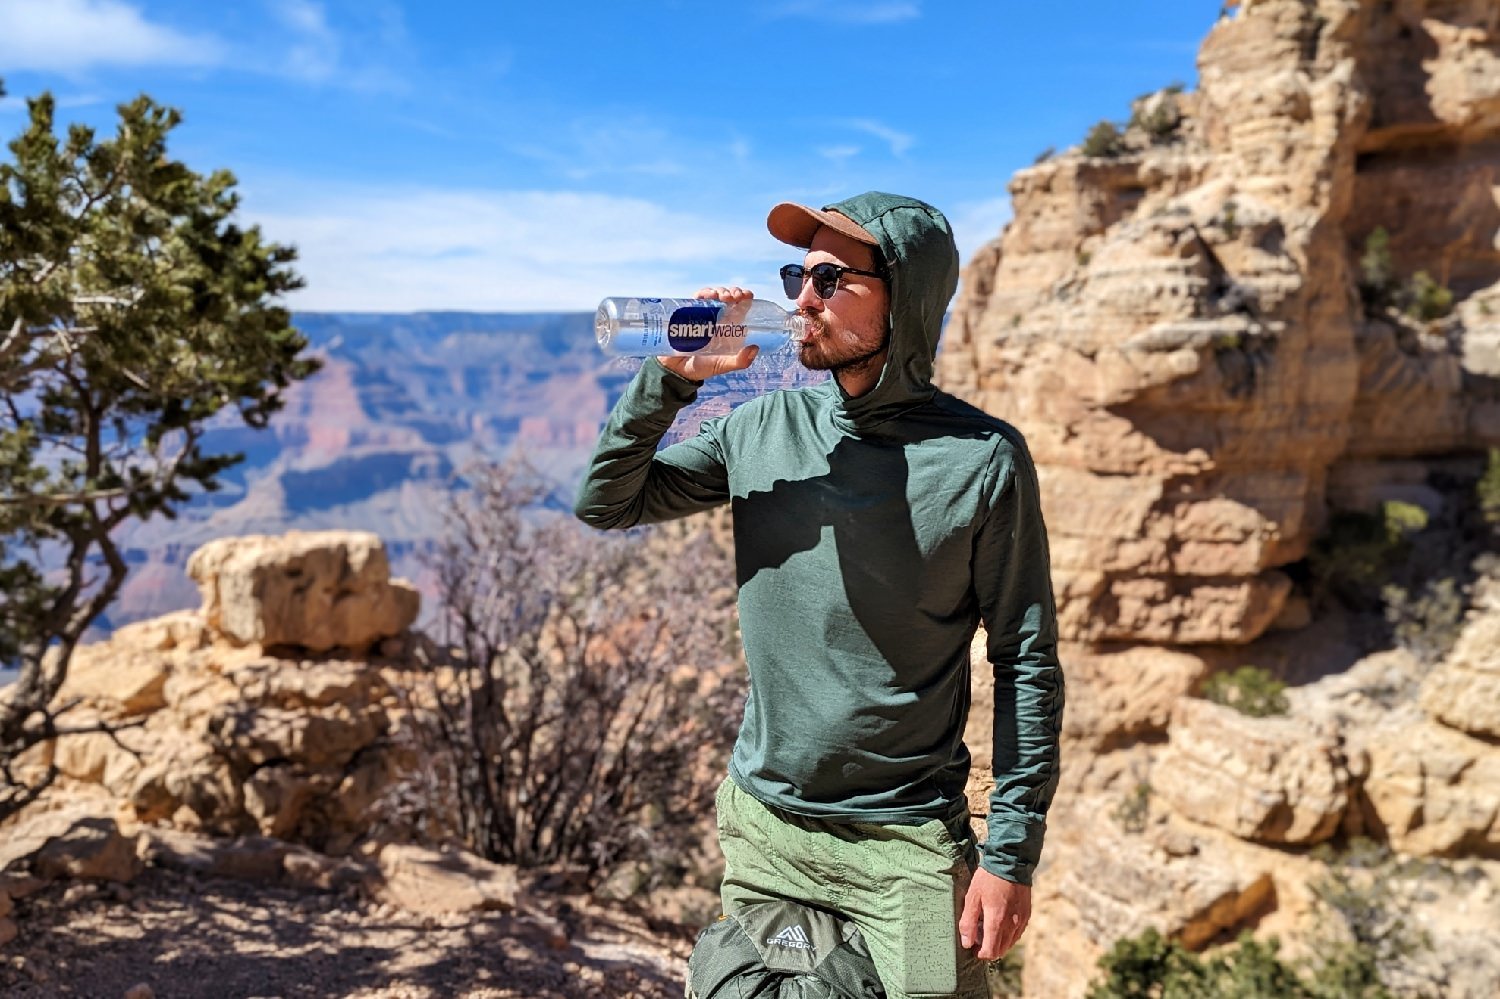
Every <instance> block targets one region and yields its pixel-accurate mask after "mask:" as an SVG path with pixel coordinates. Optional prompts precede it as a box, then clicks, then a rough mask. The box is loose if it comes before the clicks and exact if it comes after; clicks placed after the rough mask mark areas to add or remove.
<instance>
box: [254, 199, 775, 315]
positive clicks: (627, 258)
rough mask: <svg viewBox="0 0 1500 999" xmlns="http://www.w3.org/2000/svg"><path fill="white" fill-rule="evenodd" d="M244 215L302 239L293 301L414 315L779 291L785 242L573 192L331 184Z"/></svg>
mask: <svg viewBox="0 0 1500 999" xmlns="http://www.w3.org/2000/svg"><path fill="white" fill-rule="evenodd" d="M296 187H297V188H298V189H300V190H301V191H302V192H303V194H304V195H305V196H308V197H309V200H307V201H306V202H302V203H297V204H293V203H284V204H279V205H274V206H273V205H261V204H259V203H258V201H257V199H256V197H255V196H254V193H253V191H247V192H246V209H245V212H244V214H245V217H246V219H247V220H248V221H251V222H255V223H258V224H260V225H261V227H262V229H263V230H264V233H265V236H266V238H267V239H270V240H272V241H274V242H278V243H291V244H294V245H296V246H297V248H298V255H299V260H298V263H297V264H296V265H295V266H296V269H297V270H298V272H299V273H301V274H302V275H303V276H304V277H305V278H306V279H307V284H308V286H307V288H306V289H305V290H303V291H300V292H297V293H296V294H295V295H293V296H291V297H290V298H289V300H288V301H289V305H290V306H291V307H292V308H294V309H303V310H331V311H342V310H348V311H380V312H384V311H390V312H406V311H415V310H423V309H472V310H491V311H530V310H546V311H552V310H572V311H582V310H589V309H592V308H593V307H594V306H595V305H596V304H598V301H599V299H601V298H603V297H604V296H606V295H642V294H647V295H649V294H659V295H670V294H690V293H691V292H692V291H693V290H694V289H696V288H698V287H701V286H703V285H705V284H710V283H718V282H722V281H725V280H728V279H732V276H733V275H737V274H739V275H742V274H754V275H757V276H758V277H757V281H758V282H760V283H761V284H762V285H763V287H761V288H756V285H755V284H753V283H752V284H750V285H748V286H749V287H751V288H752V289H755V290H757V291H758V292H759V293H760V294H762V295H765V294H770V293H774V291H775V289H774V287H773V285H774V272H775V265H776V264H778V263H781V259H780V258H781V256H782V255H783V254H782V253H781V250H780V249H779V245H778V244H777V243H776V242H775V241H774V240H772V239H771V237H770V236H769V235H767V234H766V232H765V230H764V229H763V228H762V227H761V225H760V220H759V218H758V217H756V216H755V215H754V213H748V214H741V215H739V216H737V218H736V221H734V222H725V221H722V220H720V219H717V218H710V217H706V216H702V215H694V214H690V213H686V212H681V211H676V210H673V209H669V208H665V207H662V206H661V205H657V204H654V203H652V202H649V201H644V200H640V199H635V198H624V197H615V196H611V195H605V194H593V193H576V192H564V191H484V190H471V191H450V190H435V189H409V188H370V189H366V190H362V191H353V192H348V191H344V190H342V189H340V190H334V189H332V188H330V189H328V190H327V191H324V192H317V191H314V192H312V193H311V194H310V195H309V194H308V193H307V187H306V186H305V185H297V186H296Z"/></svg>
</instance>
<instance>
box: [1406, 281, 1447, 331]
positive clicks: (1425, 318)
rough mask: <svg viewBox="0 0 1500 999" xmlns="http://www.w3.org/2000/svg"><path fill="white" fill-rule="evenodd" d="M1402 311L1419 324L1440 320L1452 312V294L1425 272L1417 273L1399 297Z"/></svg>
mask: <svg viewBox="0 0 1500 999" xmlns="http://www.w3.org/2000/svg"><path fill="white" fill-rule="evenodd" d="M1401 302H1402V311H1403V312H1405V313H1406V314H1407V315H1408V316H1411V317H1412V318H1413V319H1416V320H1418V321H1420V322H1424V323H1427V322H1432V321H1433V320H1436V319H1442V318H1444V317H1445V316H1448V315H1450V314H1451V313H1452V312H1453V292H1452V291H1450V290H1449V289H1447V288H1444V287H1443V286H1442V285H1440V284H1438V283H1437V282H1436V281H1434V280H1433V279H1432V275H1430V274H1428V273H1427V272H1426V271H1417V273H1415V274H1413V275H1412V276H1411V280H1410V281H1409V282H1407V285H1406V288H1405V289H1403V291H1402V295H1401Z"/></svg>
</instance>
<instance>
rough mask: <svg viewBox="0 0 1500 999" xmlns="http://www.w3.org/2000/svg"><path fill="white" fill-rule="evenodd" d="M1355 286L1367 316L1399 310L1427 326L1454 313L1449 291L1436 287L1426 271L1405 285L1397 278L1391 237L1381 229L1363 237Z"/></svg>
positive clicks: (1416, 275) (1419, 272)
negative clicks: (1357, 288)
mask: <svg viewBox="0 0 1500 999" xmlns="http://www.w3.org/2000/svg"><path fill="white" fill-rule="evenodd" d="M1358 284H1359V296H1360V300H1361V301H1362V302H1364V306H1365V312H1366V313H1367V314H1370V315H1376V314H1379V313H1381V312H1384V311H1385V310H1387V309H1398V310H1400V311H1401V312H1403V313H1405V314H1406V315H1407V316H1409V317H1411V318H1412V319H1415V320H1417V321H1418V322H1424V323H1428V322H1433V321H1435V320H1438V319H1443V318H1445V317H1446V316H1448V315H1451V314H1452V312H1453V292H1452V290H1451V289H1449V288H1446V287H1444V286H1443V285H1441V284H1439V283H1438V282H1437V281H1436V280H1435V279H1434V278H1433V277H1432V275H1431V274H1429V273H1428V272H1427V271H1425V270H1419V271H1417V272H1416V273H1415V274H1413V275H1412V276H1411V277H1410V278H1409V279H1407V280H1406V281H1405V282H1402V281H1401V280H1400V279H1399V278H1398V277H1397V275H1396V265H1395V263H1394V261H1393V260H1392V257H1391V236H1390V233H1389V232H1387V231H1386V229H1385V227H1384V226H1376V227H1375V228H1374V229H1373V230H1372V231H1371V232H1370V234H1369V235H1368V236H1366V237H1365V246H1364V252H1363V253H1362V254H1361V255H1360V258H1359V277H1358Z"/></svg>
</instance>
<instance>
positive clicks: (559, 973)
mask: <svg viewBox="0 0 1500 999" xmlns="http://www.w3.org/2000/svg"><path fill="white" fill-rule="evenodd" d="M547 904H548V905H549V906H550V907H551V911H550V912H549V913H548V916H547V917H546V918H533V917H528V916H526V915H518V914H503V913H479V914H471V915H463V916H449V917H441V918H432V917H422V916H414V915H411V914H409V913H406V912H403V911H401V910H399V909H393V908H391V907H390V906H386V905H381V904H378V903H374V902H371V901H369V900H368V899H366V898H362V897H357V896H354V895H340V894H322V893H317V892H310V891H305V890H299V889H289V888H280V887H266V886H261V885H253V884H247V883H245V882H240V881H231V880H224V879H199V878H197V877H195V876H192V875H187V874H180V873H175V872H171V871H165V870H160V869H157V868H148V869H147V870H146V871H144V872H143V873H142V874H141V876H140V877H139V878H138V879H136V881H134V882H133V883H132V884H131V885H130V886H128V887H126V886H121V885H107V884H92V883H83V882H67V881H63V882H57V883H54V884H52V885H50V886H49V887H47V888H45V889H43V890H41V891H39V892H37V893H36V894H34V895H31V896H29V897H26V898H23V899H18V900H17V902H16V913H15V915H16V917H17V922H18V924H19V926H20V935H19V936H18V937H17V938H16V939H15V940H13V941H12V942H11V943H9V944H7V945H5V946H3V947H0V994H3V995H5V996H7V997H14V999H23V997H37V999H41V997H47V999H51V997H55V996H88V997H91V999H92V997H99V999H118V997H123V996H124V995H125V993H126V992H127V990H129V989H131V988H132V986H135V985H137V984H139V983H145V984H146V985H148V986H150V988H151V991H152V994H154V996H155V997H156V999H179V997H181V999H189V997H191V999H199V997H212V999H250V997H271V996H279V997H294V996H295V997H312V996H320V997H321V996H358V997H364V999H375V997H381V999H397V997H399V999H428V997H432V999H437V997H448V996H468V997H475V999H480V997H482V999H502V997H503V999H509V997H527V999H535V997H566V999H574V997H577V999H584V997H588V999H595V997H598V999H605V997H609V999H619V997H643V999H645V997H650V999H656V997H664V999H665V997H670V999H678V997H680V996H681V995H682V984H681V983H682V980H683V972H684V967H685V963H684V959H685V956H686V953H687V951H688V950H689V949H690V945H689V944H688V943H687V942H686V941H684V940H683V939H681V935H680V934H678V935H677V936H675V937H671V936H666V935H663V934H661V933H658V932H653V930H652V929H651V928H650V927H649V926H647V925H646V924H645V923H644V922H643V921H642V920H639V919H635V918H632V917H630V916H628V915H622V914H620V913H617V912H611V911H606V910H601V909H598V908H597V907H594V906H590V905H588V904H587V903H586V902H584V901H583V900H580V899H576V898H568V899H562V898H557V899H549V900H548V902H547Z"/></svg>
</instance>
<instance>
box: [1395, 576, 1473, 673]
mask: <svg viewBox="0 0 1500 999" xmlns="http://www.w3.org/2000/svg"><path fill="white" fill-rule="evenodd" d="M1380 596H1381V599H1382V600H1383V601H1384V603H1385V620H1386V623H1387V624H1389V625H1390V626H1391V637H1392V638H1393V639H1395V642H1396V644H1397V645H1398V646H1400V647H1401V648H1403V649H1405V650H1407V651H1408V652H1410V653H1411V654H1412V655H1414V656H1416V657H1417V659H1419V660H1421V661H1422V662H1424V663H1435V662H1437V661H1438V660H1440V659H1442V658H1443V657H1444V656H1446V655H1447V654H1448V653H1449V652H1450V651H1452V649H1453V646H1454V645H1456V644H1458V635H1459V632H1461V631H1462V630H1463V623H1464V609H1465V606H1466V601H1465V598H1464V592H1463V590H1462V589H1461V588H1460V587H1459V585H1458V581H1457V580H1455V579H1454V578H1453V577H1452V576H1443V577H1441V578H1439V579H1429V580H1427V581H1425V582H1424V583H1422V585H1421V588H1420V589H1418V590H1417V591H1416V593H1413V592H1412V591H1411V590H1409V589H1407V588H1406V587H1404V586H1397V585H1396V584H1394V583H1392V584H1388V585H1386V586H1384V587H1382V588H1381V590H1380Z"/></svg>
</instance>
